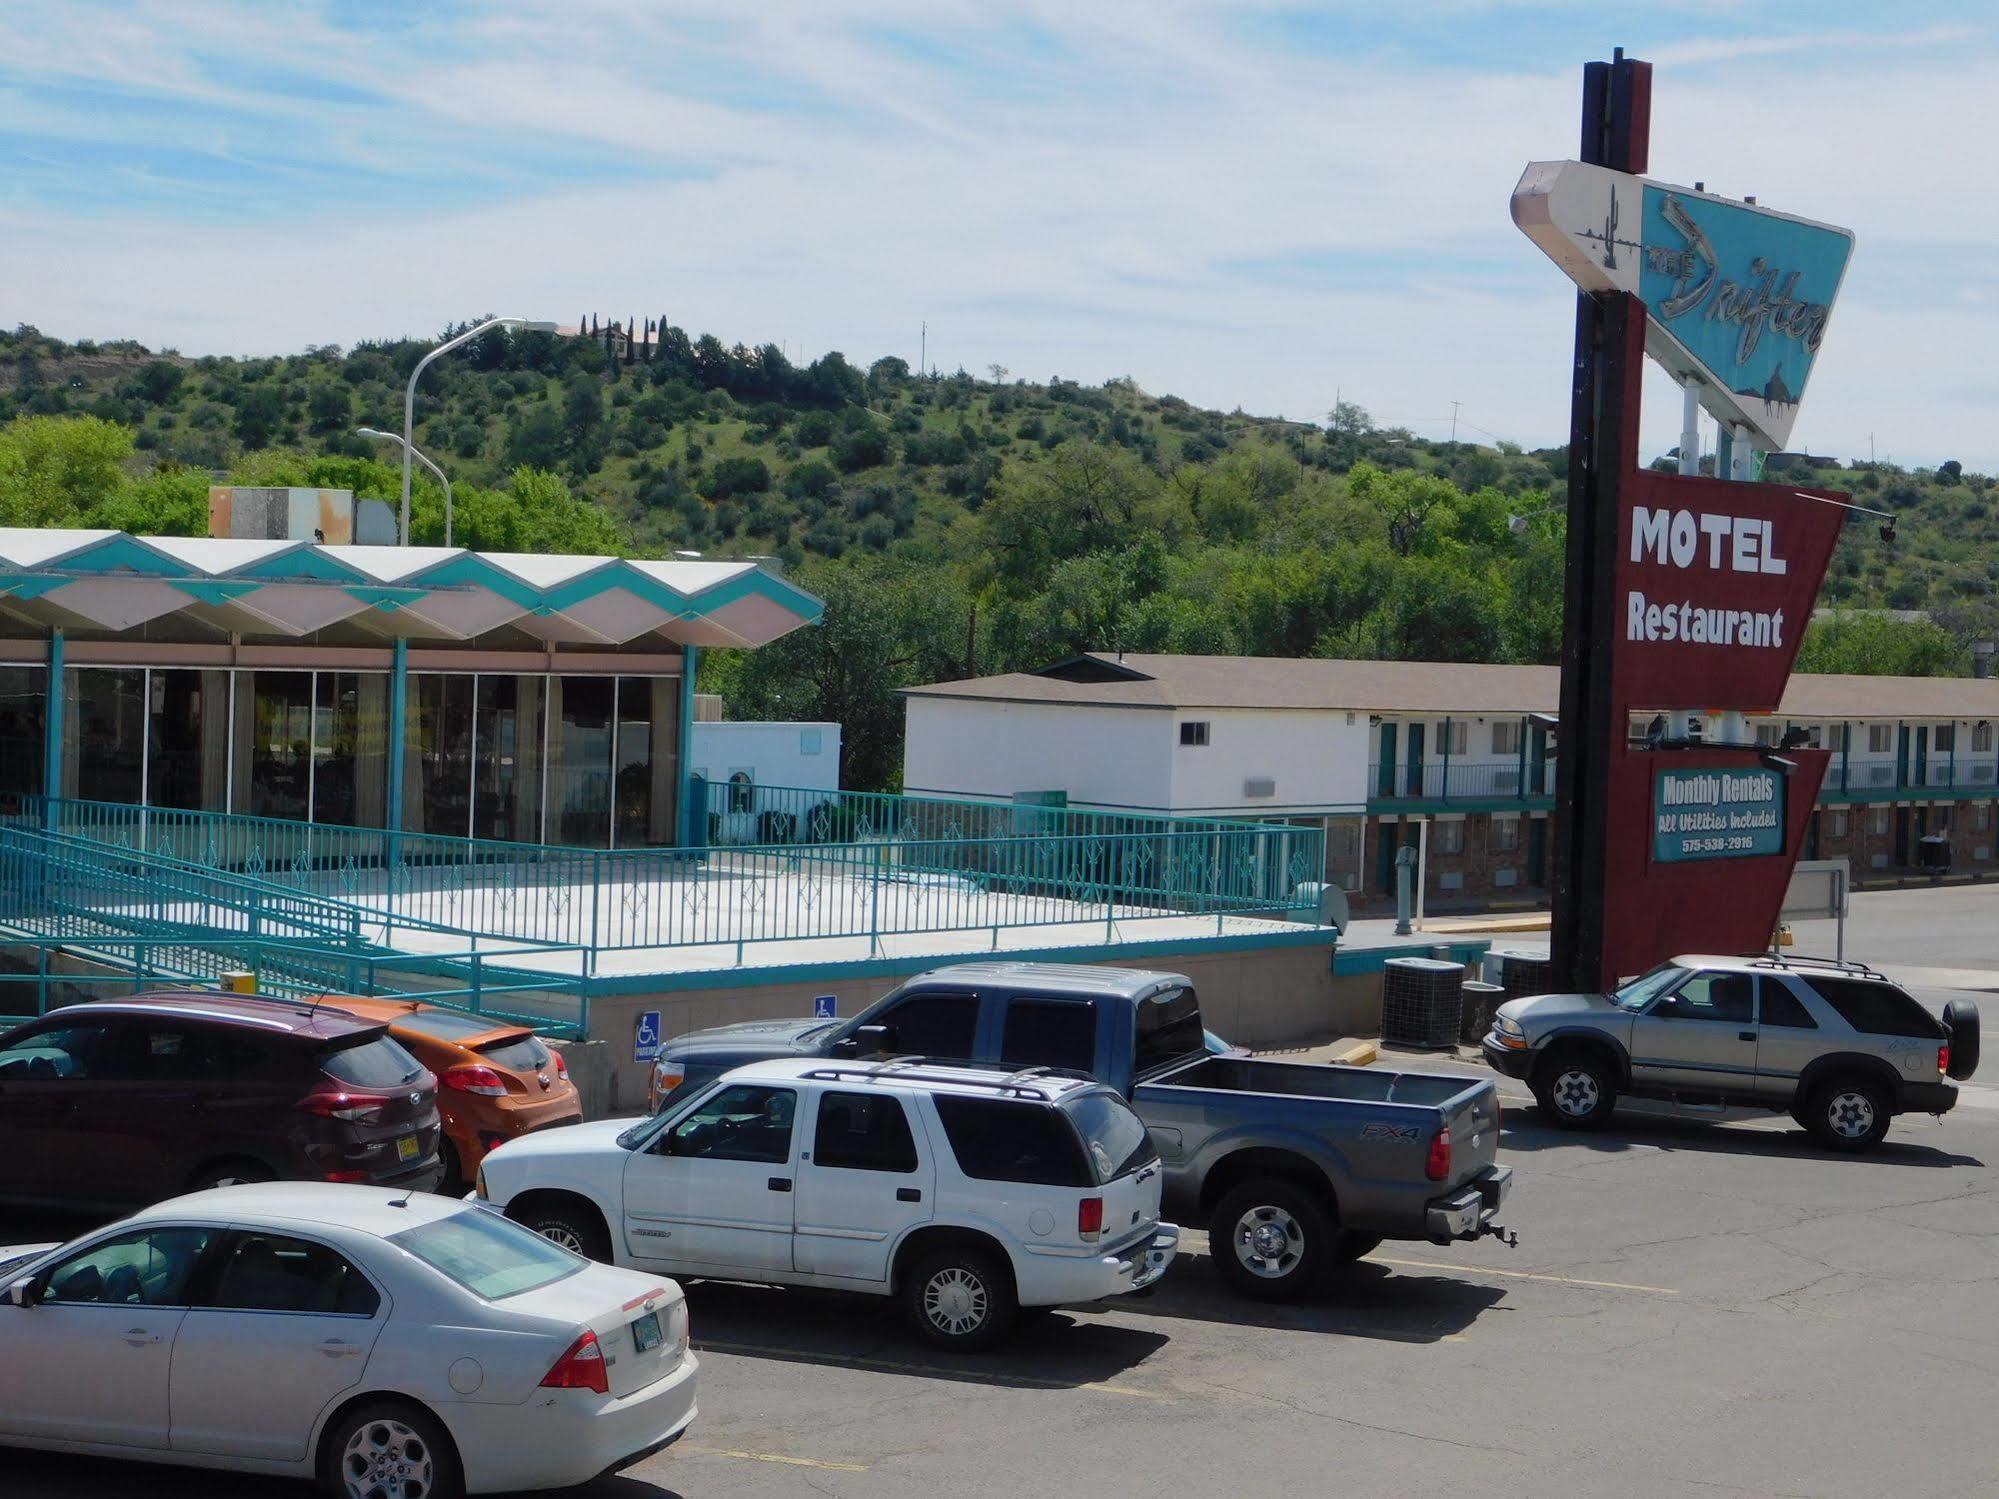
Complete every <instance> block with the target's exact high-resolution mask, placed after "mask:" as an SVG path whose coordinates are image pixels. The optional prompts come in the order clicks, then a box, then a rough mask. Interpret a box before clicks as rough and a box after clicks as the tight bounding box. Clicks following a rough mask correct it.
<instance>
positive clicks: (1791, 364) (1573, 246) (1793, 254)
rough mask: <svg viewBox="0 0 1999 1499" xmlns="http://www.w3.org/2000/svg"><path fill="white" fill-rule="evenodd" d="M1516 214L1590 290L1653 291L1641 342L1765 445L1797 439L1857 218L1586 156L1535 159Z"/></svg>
mask: <svg viewBox="0 0 1999 1499" xmlns="http://www.w3.org/2000/svg"><path fill="white" fill-rule="evenodd" d="M1513 222H1514V223H1516V224H1518V225H1519V226H1520V228H1521V230H1522V231H1523V232H1524V233H1525V234H1526V235H1527V237H1528V238H1529V239H1531V240H1533V241H1534V243H1535V244H1537V245H1539V246H1540V247H1541V249H1542V250H1543V251H1544V252H1546V254H1547V255H1548V258H1549V259H1551V260H1553V261H1554V262H1555V264H1556V265H1558V266H1560V267H1561V268H1562V269H1563V271H1565V272H1566V273H1567V274H1568V276H1569V279H1570V280H1572V281H1574V282H1575V283H1576V285H1577V286H1579V287H1581V288H1582V289H1583V290H1584V291H1586V292H1606V291H1620V292H1628V293H1629V294H1630V295H1632V296H1634V297H1637V298H1638V299H1639V300H1640V301H1642V302H1643V303H1644V304H1645V311H1646V314H1647V316H1646V328H1645V352H1646V353H1648V354H1650V355H1651V356H1652V357H1653V358H1654V359H1656V360H1658V361H1659V362H1660V363H1661V364H1662V365H1664V366H1665V367H1666V368H1667V369H1668V370H1670V371H1671V372H1672V373H1673V375H1674V376H1675V377H1676V378H1680V379H1685V378H1688V377H1691V378H1693V379H1694V380H1696V381H1697V382H1698V383H1699V385H1700V390H1701V404H1702V405H1704V406H1705V407H1706V408H1707V409H1708V410H1709V411H1710V412H1712V413H1713V414H1714V416H1715V418H1716V419H1717V420H1719V421H1723V422H1726V423H1728V424H1729V425H1730V426H1731V427H1738V426H1739V427H1747V428H1748V429H1749V436H1750V440H1751V441H1752V442H1754V443H1755V444H1756V445H1757V446H1759V447H1762V448H1765V449H1776V448H1781V447H1783V446H1785V444H1786V443H1788V442H1789V441H1790V436H1791V427H1792V425H1793V423H1795V422H1796V420H1797V416H1798V403H1799V402H1800V401H1801V400H1802V399H1803V398H1804V393H1805V382H1806V381H1807V380H1808V379H1810V377H1811V372H1812V365H1813V363H1814V362H1815V361H1816V360H1817V358H1818V351H1819V345H1820V343H1821V341H1822V340H1823V339H1824V337H1825V329H1826V323H1827V321H1828V320H1829V318H1830V317H1831V313H1832V304H1833V301H1834V299H1835V298H1836V297H1837V296H1838V295H1839V286H1840V282H1841V280H1842V279H1843V278H1844V277H1845V275H1846V264H1847V261H1848V260H1849V259H1850V258H1851V257H1852V254H1853V232H1852V231H1851V230H1848V229H1839V228H1835V227H1834V226H1833V225H1830V224H1819V223H1814V222H1813V221H1812V220H1810V219H1801V218H1797V217H1795V216H1794V215H1791V214H1785V213H1777V212H1774V211H1773V210H1771V209H1768V208H1764V207H1761V206H1759V205H1757V204H1753V203H1737V202H1735V201H1733V200H1732V199H1728V198H1718V197H1715V196H1714V195H1713V194H1710V193H1702V192H1695V191H1694V190H1693V189H1691V188H1684V187H1674V186H1672V185H1671V184H1669V183H1664V182H1654V181H1652V180H1650V179H1649V178H1645V177H1634V176H1632V175H1631V174H1630V173H1628V172H1613V171H1611V170H1610V169H1609V168H1608V167H1597V166H1590V165H1587V164H1586V163H1583V162H1579V161H1537V162H1534V163H1533V164H1531V165H1530V166H1529V167H1528V168H1527V170H1526V171H1525V172H1524V173H1523V174H1522V175H1521V178H1520V184H1519V186H1517V187H1516V188H1514V190H1513Z"/></svg>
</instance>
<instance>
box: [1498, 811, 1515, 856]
mask: <svg viewBox="0 0 1999 1499" xmlns="http://www.w3.org/2000/svg"><path fill="white" fill-rule="evenodd" d="M1518 847H1520V819H1519V818H1517V817H1495V818H1493V819H1492V851H1493V852H1494V853H1496V854H1510V853H1512V852H1513V851H1514V850H1515V849H1517V848H1518Z"/></svg>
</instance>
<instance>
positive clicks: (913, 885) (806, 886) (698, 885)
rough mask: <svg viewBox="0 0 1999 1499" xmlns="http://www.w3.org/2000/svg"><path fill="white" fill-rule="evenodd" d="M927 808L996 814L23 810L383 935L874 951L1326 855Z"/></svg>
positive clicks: (1248, 896)
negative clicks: (795, 829) (969, 824)
mask: <svg viewBox="0 0 1999 1499" xmlns="http://www.w3.org/2000/svg"><path fill="white" fill-rule="evenodd" d="M895 800H896V799H893V798H891V799H888V801H889V802H893V801H895ZM864 805H865V804H864ZM937 805H950V806H955V807H957V808H958V809H959V811H960V813H961V814H962V813H963V809H964V808H966V807H976V808H980V809H981V812H982V815H983V812H984V811H986V810H990V811H991V812H992V813H993V814H994V815H995V818H996V819H997V818H1001V817H1004V818H1009V819H1013V820H1012V821H1011V822H1010V823H1007V824H1004V825H1005V826H1006V827H1007V830H1006V831H1004V832H998V831H995V832H991V833H989V834H988V835H985V836H978V835H974V834H970V833H965V832H959V833H955V834H951V835H944V834H943V833H941V832H934V833H932V834H931V835H930V836H923V835H922V834H923V833H924V832H926V831H927V830H929V829H930V827H931V824H930V823H929V822H927V821H926V819H928V818H929V817H930V816H931V815H932V814H931V813H930V812H928V811H925V810H922V809H921V808H918V809H916V810H910V809H900V813H899V817H898V820H896V821H895V823H894V825H893V827H892V828H881V829H878V828H876V827H875V826H874V825H873V824H872V823H864V822H861V821H857V822H856V823H855V824H854V826H853V827H852V828H851V829H840V831H842V832H846V833H847V834H848V840H847V841H831V842H800V841H771V842H765V843H747V844H740V845H735V846H730V847H726V848H723V849H719V850H714V851H712V852H709V853H708V854H707V856H706V857H705V858H695V857H690V852H691V851H689V850H684V849H683V850H674V849H650V848H648V849H615V850H601V849H578V848H568V847H557V846H548V845H542V844H525V843H503V842H496V841H492V840H483V839H468V838H450V837H444V836H440V835H435V834H419V833H392V832H388V831H384V830H381V829H365V828H348V827H332V826H321V825H314V824H308V823H298V822H287V821H282V820H279V819H273V818H258V817H243V816H236V815H231V814H225V813H216V812H190V811H177V810H169V809H162V808H138V807H132V806H127V805H124V804H121V803H113V802H92V801H81V800H74V799H42V798H28V799H27V800H26V804H25V805H24V807H23V809H22V812H21V813H20V821H21V822H22V823H23V824H25V825H29V826H38V827H42V826H45V827H47V828H50V829H52V830H54V832H55V833H56V834H58V835H60V836H65V837H70V838H76V839H83V840H87V841H89V842H91V843H94V844H98V845H102V846H105V847H108V848H113V849H123V850H128V851H132V852H135V853H145V854H149V855H154V856H158V857H161V858H164V859H167V860H170V861H176V862H179V861H185V862H188V863H191V864H194V865H196V866H198V867H200V868H203V869H207V870H214V871H223V872H226V873H228V874H231V875H240V876H242V877H245V878H248V879H251V880H254V881H256V882H258V883H259V884H261V885H274V886H277V887H280V888H282V889H285V890H289V891H296V892H298V893H300V894H303V895H307V896H311V897H314V898H319V899H322V900H326V901H330V902H332V903H333V904H335V905H336V906H338V907H339V908H340V909H342V910H343V911H345V910H347V909H349V908H351V907H357V906H358V907H360V908H362V909H363V911H364V919H369V918H371V917H372V916H373V915H374V914H376V913H379V915H380V916H381V917H383V918H386V921H387V923H388V927H389V928H390V930H389V931H388V934H387V935H385V936H384V937H383V939H382V940H383V941H384V942H385V943H387V944H389V945H398V944H397V943H396V941H395V938H394V934H393V928H397V927H404V926H412V925H425V926H428V927H430V928H434V929H437V930H443V931H451V932H459V933H479V934H484V935H485V936H487V937H489V938H500V939H506V940H509V941H515V942H533V943H545V944H558V945H565V946H574V947H580V948H585V949H588V950H589V951H590V952H592V953H595V952H602V951H610V950H618V949H630V948H654V947H685V946H711V945H724V944H728V945H734V946H736V947H737V948H738V949H739V950H740V949H741V948H742V947H743V946H744V945H745V944H749V943H757V942H772V941H786V940H794V939H799V938H815V937H858V936H865V937H868V938H869V939H870V946H871V948H872V947H873V946H874V944H875V943H877V942H878V941H879V939H880V938H882V937H885V936H894V935H903V934H911V933H922V932H945V931H964V930H978V929H985V928H991V929H993V930H994V932H995V934H997V932H998V930H999V929H1002V928H1011V927H1032V926H1054V925H1065V924H1075V923H1079V922H1089V921H1093V920H1101V921H1103V922H1105V923H1106V926H1107V927H1110V926H1114V924H1115V923H1116V922H1118V921H1130V920H1140V919H1145V918H1148V917H1159V916H1180V915H1198V916H1215V917H1218V918H1219V917H1223V916H1227V915H1231V914H1241V915H1256V914H1263V915H1273V916H1291V915H1293V914H1294V913H1299V914H1302V913H1304V912H1307V911H1309V910H1311V909H1312V906H1313V903H1312V902H1311V901H1310V900H1309V899H1308V898H1307V897H1306V896H1304V895H1301V893H1300V886H1301V885H1303V884H1305V883H1307V882H1311V881H1316V880H1318V879H1320V878H1321V875H1320V870H1322V869H1323V867H1324V831H1323V828H1322V827H1320V826H1317V825H1314V826H1309V827H1293V826H1290V825H1288V824H1283V823H1230V822H1216V821H1189V822H1181V821H1179V820H1176V819H1163V818H1110V817H1108V816H1106V815H1103V814H1066V815H1065V814H1064V813H1063V810H1062V809H1043V808H1028V809H1021V808H1014V807H1011V806H999V805H996V804H979V803H957V804H937ZM883 810H885V811H886V810H891V809H890V808H887V807H884V809H883ZM842 815H844V814H842ZM1044 818H1045V819H1047V820H1046V822H1045V823H1044V822H1042V821H1041V819H1044ZM1079 818H1080V819H1083V820H1081V821H1078V820H1077V819H1079ZM1002 825H1003V824H1002V823H1001V822H999V821H997V820H995V821H993V822H988V823H983V824H980V826H982V827H986V828H997V827H1000V826H1002Z"/></svg>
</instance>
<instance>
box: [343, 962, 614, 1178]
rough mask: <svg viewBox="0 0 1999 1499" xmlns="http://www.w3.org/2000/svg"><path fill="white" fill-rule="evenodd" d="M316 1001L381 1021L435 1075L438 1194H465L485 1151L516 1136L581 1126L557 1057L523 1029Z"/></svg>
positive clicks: (414, 1008) (390, 1007)
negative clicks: (440, 1126)
mask: <svg viewBox="0 0 1999 1499" xmlns="http://www.w3.org/2000/svg"><path fill="white" fill-rule="evenodd" d="M321 1002H322V1003H324V1004H328V1005H336V1006H338V1007H339V1008H340V1009H343V1010H345V1011H346V1012H347V1013H348V1014H350V1015H356V1016H359V1017H360V1018H361V1019H363V1020H376V1021H385V1022H387V1024H388V1027H389V1034H390V1035H391V1036H393V1037H395V1039H396V1040H397V1041H398V1042H400V1043H401V1044H402V1046H403V1048H404V1049H405V1050H407V1051H408V1052H410V1053H411V1054H412V1055H413V1056H415V1057H416V1059H417V1060H418V1061H420V1062H422V1063H423V1065H424V1066H426V1067H428V1068H429V1069H430V1070H431V1071H432V1072H434V1073H435V1074H437V1111H438V1113H439V1114H440V1115H441V1116H442V1118H443V1123H444V1144H443V1146H442V1148H441V1149H440V1150H439V1151H438V1154H439V1155H441V1156H442V1157H443V1158H444V1167H445V1179H444V1183H443V1185H442V1186H440V1187H439V1188H438V1189H437V1190H438V1191H440V1192H443V1193H446V1194H454V1195H455V1194H457V1193H462V1192H467V1191H470V1190H471V1184H472V1181H473V1179H474V1177H475V1176H476V1175H477V1174H478V1171H479V1163H480V1162H481V1161H482V1160H484V1159H485V1158H486V1152H487V1151H489V1150H492V1149H493V1148H494V1147H496V1146H498V1145H502V1144H505V1143H506V1142H507V1141H508V1140H511V1139H514V1138H515V1137H516V1136H518V1135H525V1134H528V1133H530V1132H532V1131H534V1130H538V1129H553V1128H554V1127H556V1126H557V1125H562V1124H581V1123H582V1122H583V1105H582V1101H581V1100H580V1099H579V1098H578V1097H577V1093H576V1085H575V1084H574V1083H572V1082H571V1081H570V1080H569V1069H568V1068H567V1067H565V1066H564V1065H563V1062H562V1056H561V1053H559V1052H557V1051H555V1050H554V1049H553V1048H551V1047H549V1046H547V1045H544V1044H543V1042H542V1040H541V1038H540V1037H539V1036H537V1035H535V1033H534V1032H533V1031H532V1030H530V1029H528V1028H527V1027H526V1026H524V1025H513V1024H509V1023H506V1022H503V1021H496V1020H494V1019H493V1018H492V1017H491V1016H487V1015H468V1014H466V1013H465V1012H464V1011H462V1010H446V1009H441V1008H439V1007H438V1006H436V1005H426V1004H419V1003H417V1002H416V1001H414V1000H406V999H358V998H352V997H349V996H346V995H332V994H330V995H327V996H326V997H325V998H324V1000H322V1001H321Z"/></svg>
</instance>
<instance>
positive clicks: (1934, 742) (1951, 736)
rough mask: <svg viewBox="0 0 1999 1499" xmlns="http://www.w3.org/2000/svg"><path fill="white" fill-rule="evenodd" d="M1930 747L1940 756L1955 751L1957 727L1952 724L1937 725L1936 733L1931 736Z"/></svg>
mask: <svg viewBox="0 0 1999 1499" xmlns="http://www.w3.org/2000/svg"><path fill="white" fill-rule="evenodd" d="M1930 747H1931V748H1932V749H1934V750H1935V751H1936V752H1937V753H1938V754H1940V755H1947V754H1949V753H1950V752H1951V751H1952V750H1954V749H1956V748H1957V725H1956V724H1954V723H1940V724H1938V725H1937V731H1936V733H1935V734H1934V735H1932V736H1931V740H1930Z"/></svg>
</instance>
